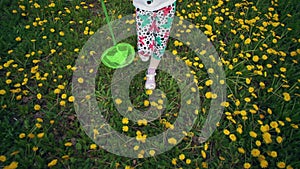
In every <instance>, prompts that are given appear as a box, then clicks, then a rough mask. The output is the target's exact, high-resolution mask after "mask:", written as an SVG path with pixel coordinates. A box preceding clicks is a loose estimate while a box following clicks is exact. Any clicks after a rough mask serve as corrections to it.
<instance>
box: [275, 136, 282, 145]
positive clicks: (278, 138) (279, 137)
mask: <svg viewBox="0 0 300 169" xmlns="http://www.w3.org/2000/svg"><path fill="white" fill-rule="evenodd" d="M282 140H283V138H282V137H281V136H277V137H276V141H277V143H279V144H280V143H282Z"/></svg>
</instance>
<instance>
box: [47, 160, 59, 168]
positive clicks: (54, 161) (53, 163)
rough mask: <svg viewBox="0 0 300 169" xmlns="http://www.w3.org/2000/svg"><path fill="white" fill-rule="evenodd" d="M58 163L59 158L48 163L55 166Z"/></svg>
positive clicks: (49, 165)
mask: <svg viewBox="0 0 300 169" xmlns="http://www.w3.org/2000/svg"><path fill="white" fill-rule="evenodd" d="M56 164H57V159H54V160H52V161H51V162H50V163H48V167H53V166H55V165H56Z"/></svg>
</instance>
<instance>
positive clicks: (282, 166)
mask: <svg viewBox="0 0 300 169" xmlns="http://www.w3.org/2000/svg"><path fill="white" fill-rule="evenodd" d="M277 167H278V168H285V162H282V161H281V162H278V163H277Z"/></svg>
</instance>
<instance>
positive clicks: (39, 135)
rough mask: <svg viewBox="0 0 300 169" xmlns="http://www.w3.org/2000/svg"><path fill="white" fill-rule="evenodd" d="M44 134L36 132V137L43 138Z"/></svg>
mask: <svg viewBox="0 0 300 169" xmlns="http://www.w3.org/2000/svg"><path fill="white" fill-rule="evenodd" d="M44 135H45V133H39V134H37V137H38V138H43V137H44Z"/></svg>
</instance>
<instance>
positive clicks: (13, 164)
mask: <svg viewBox="0 0 300 169" xmlns="http://www.w3.org/2000/svg"><path fill="white" fill-rule="evenodd" d="M18 164H19V163H18V162H16V161H13V162H11V163H10V164H9V165H7V166H4V168H3V169H15V168H18Z"/></svg>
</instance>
